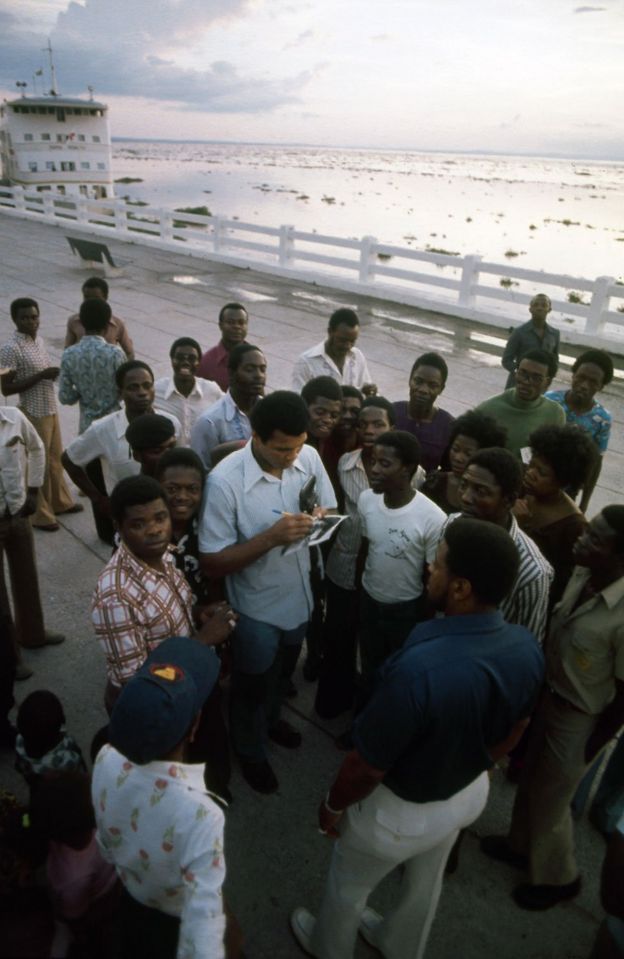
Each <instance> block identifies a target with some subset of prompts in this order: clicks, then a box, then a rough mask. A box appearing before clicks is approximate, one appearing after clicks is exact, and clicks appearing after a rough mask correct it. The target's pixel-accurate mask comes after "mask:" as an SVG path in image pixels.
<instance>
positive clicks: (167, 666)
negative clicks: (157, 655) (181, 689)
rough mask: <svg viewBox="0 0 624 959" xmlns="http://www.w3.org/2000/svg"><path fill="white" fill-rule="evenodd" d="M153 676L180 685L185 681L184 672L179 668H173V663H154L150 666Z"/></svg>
mask: <svg viewBox="0 0 624 959" xmlns="http://www.w3.org/2000/svg"><path fill="white" fill-rule="evenodd" d="M150 673H151V675H152V676H158V678H159V679H165V680H166V681H167V682H168V683H179V682H180V680H182V679H184V678H185V677H184V671H183V670H182V669H180V667H179V666H172V665H171V663H153V664H152V665H151V666H150Z"/></svg>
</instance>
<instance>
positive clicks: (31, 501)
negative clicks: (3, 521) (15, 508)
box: [17, 490, 37, 516]
mask: <svg viewBox="0 0 624 959" xmlns="http://www.w3.org/2000/svg"><path fill="white" fill-rule="evenodd" d="M36 512H37V492H36V491H35V492H31V491H30V490H29V491H28V493H26V499H25V500H24V505H23V506H22V508H21V510H20V511H19V513H18V514H17V515H18V516H32V515H33V513H36Z"/></svg>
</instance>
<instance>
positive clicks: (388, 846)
mask: <svg viewBox="0 0 624 959" xmlns="http://www.w3.org/2000/svg"><path fill="white" fill-rule="evenodd" d="M488 790H489V779H488V775H487V773H485V772H484V773H482V774H481V775H480V776H479V777H478V778H477V779H475V780H474V782H472V783H470V785H468V786H466V787H465V788H464V789H462V790H461V791H460V792H458V793H456V794H455V795H454V796H451V797H450V798H449V799H445V800H442V801H440V802H430V803H411V802H406V801H405V800H403V799H399V797H398V796H395V794H394V793H393V792H391V791H390V790H389V789H387V788H386V787H385V786H383V785H380V786H378V787H377V789H375V791H374V792H373V793H372V794H371V795H370V796H368V798H367V799H365V800H364V801H363V802H361V803H357V804H356V805H354V806H351V807H349V809H348V810H347V814H346V817H345V819H346V822H343V825H342V827H341V830H342V831H341V836H340V839H338V840H337V841H336V844H335V846H334V852H333V856H332V860H331V865H330V868H329V875H328V877H327V884H326V886H325V894H324V896H323V902H322V904H321V908H320V911H319V914H318V919H317V921H316V925H315V929H314V934H313V936H312V942H311V945H312V951H313V954H314V955H315V956H316V957H317V959H352V956H353V952H354V949H355V941H356V937H357V931H358V926H359V922H360V916H361V915H362V911H363V910H364V907H365V906H366V901H367V899H368V897H369V895H370V893H371V892H372V891H373V889H374V888H375V886H376V885H377V884H378V883H379V882H381V880H382V879H383V878H384V876H386V875H387V874H388V873H389V872H390V871H391V870H392V869H394V868H395V866H398V865H399V864H400V863H405V872H404V875H403V880H402V883H401V889H400V893H399V899H398V902H397V903H396V905H395V907H394V908H393V909H392V910H391V911H390V912H389V913H388V914H387V915H386V916H385V918H384V920H383V922H382V924H381V926H380V927H379V929H378V932H377V935H376V939H375V945H376V946H377V948H378V949H379V950H380V951H381V953H382V955H383V956H385V957H386V959H421V957H422V955H423V953H424V950H425V946H426V944H427V938H428V935H429V930H430V928H431V923H432V922H433V917H434V915H435V911H436V907H437V905H438V900H439V898H440V891H441V888H442V878H443V875H444V867H445V865H446V860H447V859H448V856H449V853H450V851H451V849H452V848H453V844H454V842H455V840H456V838H457V836H458V834H459V831H460V829H465V828H466V826H469V825H470V824H471V823H473V822H474V821H475V819H477V818H478V817H479V816H480V815H481V813H482V812H483V809H484V808H485V804H486V802H487V796H488Z"/></svg>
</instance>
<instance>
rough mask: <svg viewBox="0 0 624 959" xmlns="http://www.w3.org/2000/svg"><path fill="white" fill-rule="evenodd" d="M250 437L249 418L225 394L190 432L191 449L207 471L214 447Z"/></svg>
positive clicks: (200, 418) (196, 422)
mask: <svg viewBox="0 0 624 959" xmlns="http://www.w3.org/2000/svg"><path fill="white" fill-rule="evenodd" d="M250 437H251V423H250V422H249V417H248V416H247V414H246V413H243V411H242V410H239V408H238V406H237V405H236V403H235V402H234V400H233V399H232V394H231V393H230V391H229V390H228V391H227V393H226V394H225V395H224V396H223V397H222V398H221V399H220V400H217V402H216V403H213V404H212V406H209V407H208V409H207V410H205V411H204V412H203V413H202V414H201V415H200V416H198V418H197V419H196V421H195V425H194V426H193V429H192V430H191V449H193V450H195V452H196V453H197V455H198V456H199V457H200V459H201V461H202V463H203V464H204V466H205V467H206V469H207V470H209V469H210V467H211V461H210V457H211V454H212V451H213V449H214V448H215V446H219V445H220V444H221V443H229V442H231V441H233V440H248V439H249V438H250Z"/></svg>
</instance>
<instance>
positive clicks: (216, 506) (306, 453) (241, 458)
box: [199, 443, 336, 630]
mask: <svg viewBox="0 0 624 959" xmlns="http://www.w3.org/2000/svg"><path fill="white" fill-rule="evenodd" d="M310 476H315V477H316V493H317V501H318V503H319V505H321V506H324V507H325V508H326V509H334V508H335V506H336V497H335V495H334V490H333V488H332V485H331V482H330V479H329V477H328V475H327V473H326V472H325V467H324V466H323V464H322V462H321V458H320V456H319V455H318V453H317V452H316V450H315V449H312V447H311V446H304V447H303V448H302V450H301V452H300V453H299V456H298V457H297V459H296V460H295V462H294V463H293V465H292V466H290V467H288V469H285V470H284V471H283V473H282V478H281V479H278V478H277V477H276V476H272V475H271V474H270V473H265V472H264V470H262V469H261V467H260V466H259V464H258V462H257V461H256V459H255V457H254V455H253V453H252V450H251V443H248V444H247V445H246V446H245V448H244V449H242V450H237V451H236V452H235V453H231V454H230V455H229V456H228V457H226V459H224V460H222V461H221V462H220V463H219V465H218V466H216V467H215V468H214V470H212V472H211V473H210V476H209V477H208V480H207V482H206V489H205V495H204V503H203V506H202V514H201V521H200V526H199V551H200V553H219V552H221V550H222V549H226V547H228V546H234V545H236V544H238V543H246V542H247V541H248V540H250V539H252V537H254V536H257V535H258V533H263V532H264V531H265V530H267V529H269V527H271V526H274V525H275V523H276V522H277V521H278V519H279V516H278V514H279V513H282V512H286V513H299V512H300V509H299V493H300V491H301V488H302V486H303V485H304V483H305V482H306V480H308V479H309V477H310ZM226 584H227V591H228V598H229V600H230V603H231V604H232V606H233V608H234V609H235V610H236V611H237V612H239V613H244V614H245V615H246V616H249V617H251V618H252V619H255V620H258V621H259V622H262V623H269V624H270V625H271V626H277V627H278V629H284V630H287V629H295V628H296V627H297V626H300V625H301V624H302V623H305V622H307V621H308V620H309V618H310V616H311V613H312V607H313V600H312V591H311V589H310V550H309V549H306V548H303V549H300V550H298V551H297V552H296V553H291V554H290V555H289V556H283V555H282V547H281V546H276V547H275V548H274V549H271V550H269V552H268V553H265V554H264V556H261V557H260V558H259V559H257V560H256V561H255V562H254V563H251V564H250V565H249V566H246V567H245V569H241V570H239V572H238V573H233V574H232V575H230V576H227V577H226Z"/></svg>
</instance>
